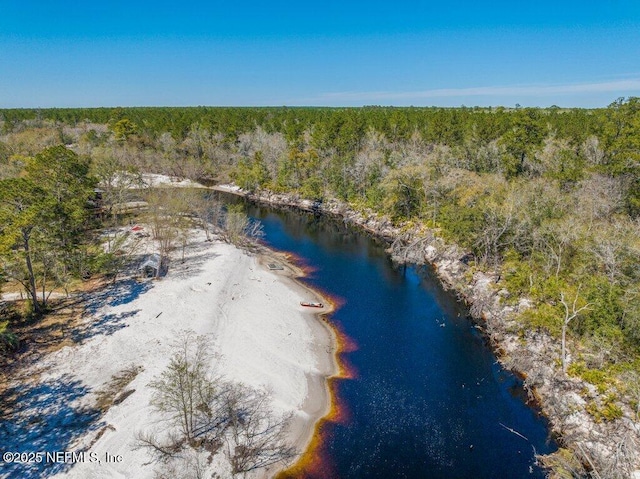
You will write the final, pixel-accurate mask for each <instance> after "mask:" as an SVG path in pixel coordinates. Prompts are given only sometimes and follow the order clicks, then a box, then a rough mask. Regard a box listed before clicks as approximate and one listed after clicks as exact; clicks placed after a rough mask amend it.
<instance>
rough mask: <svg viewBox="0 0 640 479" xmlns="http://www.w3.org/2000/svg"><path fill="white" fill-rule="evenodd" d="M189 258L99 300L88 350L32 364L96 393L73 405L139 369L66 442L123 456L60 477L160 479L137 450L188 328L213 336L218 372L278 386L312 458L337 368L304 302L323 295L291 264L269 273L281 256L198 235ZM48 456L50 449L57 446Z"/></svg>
mask: <svg viewBox="0 0 640 479" xmlns="http://www.w3.org/2000/svg"><path fill="white" fill-rule="evenodd" d="M187 253H188V254H187V257H186V261H185V262H184V263H179V262H178V261H174V263H173V264H172V265H171V268H170V270H169V274H168V276H167V277H165V278H163V279H162V280H159V281H152V280H146V281H144V282H137V281H135V280H131V281H130V282H128V283H127V282H125V283H123V285H121V287H120V288H115V289H114V290H113V291H112V292H106V294H105V293H102V294H100V295H98V296H97V297H96V300H95V305H94V307H93V310H92V311H91V312H90V313H91V314H88V315H87V318H86V321H85V323H84V324H83V328H84V329H83V331H82V336H79V338H80V343H79V344H77V345H74V346H68V347H65V348H63V349H60V350H59V351H56V352H54V353H52V354H50V355H49V356H48V357H46V358H45V359H44V360H43V361H40V362H38V363H37V364H35V365H34V366H33V369H34V371H33V375H34V382H38V383H41V382H55V381H60V380H64V381H66V382H72V383H73V384H79V385H81V386H82V388H83V390H85V391H86V392H85V393H83V394H77V395H74V396H73V397H69V398H68V402H69V404H68V406H69V407H73V408H74V409H75V410H77V409H79V408H81V407H82V406H87V407H92V406H93V405H94V404H95V402H96V398H97V392H98V391H100V390H101V389H104V388H105V386H106V385H107V384H108V383H109V382H110V379H111V378H112V376H113V375H117V374H120V373H122V371H124V370H126V369H127V368H132V367H138V368H139V369H140V372H139V373H138V374H137V376H135V378H134V379H133V381H131V383H130V384H128V385H127V386H126V389H127V390H131V389H133V390H134V391H133V392H132V393H130V394H129V395H127V396H126V397H125V398H124V399H123V400H122V402H119V403H118V404H114V405H112V406H110V408H109V409H108V411H107V412H106V413H105V414H104V415H103V416H102V417H101V418H100V419H99V421H98V422H97V423H94V424H97V425H96V426H95V427H94V428H93V429H92V430H91V431H88V432H85V433H84V434H82V436H80V437H78V438H74V439H72V440H71V441H70V442H69V443H68V444H65V449H66V450H69V451H77V450H81V449H83V448H86V450H87V451H88V452H93V453H96V454H97V456H98V457H100V458H102V457H104V456H105V455H106V454H109V455H111V456H114V455H119V456H121V457H122V460H121V461H119V462H114V463H108V464H107V463H105V462H102V463H101V464H100V465H97V464H94V463H87V462H85V463H78V464H75V465H74V466H73V467H72V468H71V469H69V470H67V471H65V472H63V473H60V474H58V475H57V476H56V477H65V478H83V479H84V478H106V477H120V478H142V479H144V478H152V477H153V476H154V470H155V469H156V467H157V464H154V463H151V462H150V460H151V459H150V456H149V455H148V452H147V451H146V450H144V449H135V448H134V446H135V444H136V433H137V432H138V431H144V430H146V429H148V428H149V427H151V426H153V425H154V420H155V419H157V417H155V416H154V412H153V410H152V409H151V408H150V406H149V400H150V397H151V389H150V388H149V386H148V384H149V382H150V381H152V380H153V379H154V378H157V377H158V375H159V374H160V373H161V372H162V371H163V370H164V369H165V368H166V366H167V364H168V362H169V359H170V356H171V354H172V343H173V341H174V339H175V337H176V335H177V333H178V332H179V331H181V330H192V331H194V332H196V333H197V334H206V335H209V336H210V337H211V339H212V342H213V345H214V348H213V349H214V352H215V353H216V354H217V355H218V356H219V357H218V359H217V360H216V362H217V370H218V372H219V373H221V374H223V375H224V376H225V377H226V378H227V379H230V380H234V381H237V382H242V383H244V384H247V385H249V386H253V387H256V388H260V389H265V390H268V391H270V393H271V397H272V399H273V407H274V409H275V410H276V411H278V412H282V413H288V412H290V413H293V415H294V416H293V417H294V419H293V425H292V428H291V433H290V434H291V439H292V441H293V442H295V443H296V444H297V446H298V450H299V451H300V452H301V453H302V452H303V451H304V449H305V447H306V444H307V443H308V441H309V440H310V438H311V435H312V433H313V426H314V424H315V422H316V421H317V420H319V419H320V418H321V417H322V416H323V415H325V414H326V413H327V411H328V407H329V403H330V398H329V394H328V390H327V387H326V378H327V377H328V376H331V375H332V374H334V372H335V369H336V367H335V360H334V354H333V352H334V338H333V336H332V332H331V330H330V329H329V328H328V327H327V326H326V325H324V324H323V323H322V321H320V320H319V319H318V316H317V312H316V311H314V310H310V309H307V308H303V307H302V306H300V301H317V300H321V298H319V297H318V296H317V295H316V294H315V293H314V292H312V291H310V290H308V289H307V288H305V287H304V286H302V285H301V284H300V283H298V282H296V281H295V280H294V279H293V278H294V277H295V274H296V271H295V268H293V267H291V266H289V265H286V264H284V266H285V267H284V270H282V271H270V270H269V269H268V268H267V267H266V265H265V263H268V262H273V261H274V258H275V260H276V261H280V262H282V258H278V257H277V256H273V255H272V256H271V257H266V258H265V257H264V256H259V255H258V256H249V255H247V254H246V253H243V252H241V251H240V250H238V249H236V248H235V247H233V246H230V245H227V244H223V243H208V242H206V241H204V238H203V237H202V236H201V235H199V234H198V235H197V237H196V238H195V239H194V241H193V243H192V244H191V245H190V246H189V248H188V251H187ZM84 388H86V389H84ZM27 413H29V414H34V415H37V414H46V411H36V410H33V411H30V412H29V411H27ZM61 433H62V431H61ZM16 446H17V444H16ZM28 446H29V444H24V443H23V444H22V445H21V447H20V449H21V450H30V449H32V448H30V447H28ZM38 449H40V450H46V449H47V445H46V444H40V445H39V447H38ZM219 456H220V457H221V456H222V454H221V453H219ZM207 467H208V468H209V474H208V475H207V477H210V475H211V472H214V471H215V472H218V473H219V474H220V475H221V477H227V474H228V466H227V465H226V464H225V461H224V460H222V459H221V458H217V459H215V460H214V461H213V462H212V463H211V464H210V465H208V466H207ZM225 469H227V470H225ZM275 472H276V471H275V470H273V469H272V470H271V471H259V472H257V473H253V475H249V476H247V477H264V476H267V475H269V474H273V473H275Z"/></svg>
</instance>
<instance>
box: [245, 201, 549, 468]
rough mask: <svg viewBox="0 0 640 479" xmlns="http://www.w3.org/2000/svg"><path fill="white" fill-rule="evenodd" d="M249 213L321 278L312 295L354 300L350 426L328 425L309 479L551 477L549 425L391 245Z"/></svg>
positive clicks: (313, 223) (280, 215)
mask: <svg viewBox="0 0 640 479" xmlns="http://www.w3.org/2000/svg"><path fill="white" fill-rule="evenodd" d="M248 212H249V214H250V215H251V216H253V217H255V218H258V219H260V220H261V221H262V223H263V225H264V230H265V233H266V236H265V238H264V239H265V242H266V243H267V244H268V245H270V246H271V247H273V248H275V249H278V250H282V251H288V252H292V253H294V254H295V255H297V256H298V257H300V258H301V261H302V262H303V263H304V264H305V265H308V266H309V267H310V269H311V273H310V274H309V276H308V277H307V278H306V279H305V281H306V282H307V283H308V284H310V285H312V286H315V287H318V288H319V289H321V290H323V291H325V292H327V293H329V294H331V295H333V296H336V297H338V298H340V299H341V300H342V305H341V306H340V308H339V309H338V310H337V311H336V312H335V313H333V314H332V315H331V317H330V318H329V320H330V321H331V322H333V323H335V324H336V325H337V326H338V328H339V329H340V330H341V331H342V332H343V333H344V334H346V335H347V336H348V337H349V338H350V339H351V341H352V342H353V343H354V344H355V348H352V349H354V350H353V351H351V352H349V353H346V354H344V355H343V357H342V360H343V361H344V362H345V363H346V365H347V366H348V368H349V369H350V370H352V371H353V372H354V374H353V376H354V377H353V378H351V379H344V380H337V381H336V382H335V384H334V386H335V393H336V395H337V400H338V403H339V405H340V409H341V411H340V412H341V416H342V420H341V421H338V422H332V421H327V422H324V423H323V425H322V427H321V431H320V432H321V437H322V440H321V444H320V446H319V447H320V451H319V453H320V455H321V457H322V461H321V464H320V465H319V466H318V465H316V466H315V467H310V468H308V469H309V470H306V471H305V472H304V473H303V474H300V475H302V476H305V477H309V478H323V479H324V478H342V479H351V478H384V479H389V478H473V479H479V478H529V477H530V478H542V477H544V476H545V475H544V473H543V471H542V470H540V469H539V468H538V467H537V466H536V464H535V457H534V455H535V454H536V453H538V454H541V453H547V452H551V451H552V450H555V448H556V445H555V444H554V443H553V441H550V440H549V432H548V428H547V424H546V422H545V420H544V419H543V418H541V417H539V415H537V414H536V412H535V411H534V410H533V409H531V408H530V407H528V406H527V405H526V404H525V403H524V400H523V395H522V389H521V387H520V383H519V381H518V379H517V378H516V377H514V375H513V374H510V373H509V372H507V371H505V370H503V369H502V368H501V367H500V366H499V365H498V364H497V362H496V357H495V356H494V354H493V353H492V352H491V351H490V350H489V348H488V347H487V345H486V344H485V342H484V341H483V338H482V337H481V335H480V334H479V333H478V332H477V330H476V329H475V328H474V327H473V324H472V323H471V321H470V320H469V319H468V318H467V312H466V311H465V309H464V308H463V307H462V306H461V305H459V304H458V303H457V302H456V301H455V299H454V298H453V297H452V295H450V294H449V293H447V292H445V291H443V290H442V288H441V286H440V284H439V282H438V281H437V279H435V278H434V277H433V276H431V275H430V272H429V271H428V269H426V268H421V269H416V268H407V269H406V270H404V269H403V268H401V267H396V266H394V265H393V264H392V262H391V261H390V259H389V257H388V255H387V254H385V252H384V246H383V245H382V244H380V243H378V242H377V241H375V240H373V239H371V238H369V237H368V236H366V235H365V234H363V233H359V232H357V231H354V230H350V229H348V228H345V227H344V226H343V225H341V224H340V223H337V222H334V221H331V220H326V219H324V220H321V219H320V220H319V219H316V218H314V217H313V216H311V215H305V214H299V213H295V212H279V211H274V210H272V209H269V208H259V207H256V206H250V207H249V210H248ZM512 430H513V431H517V433H518V434H515V433H514V432H512ZM520 435H522V436H524V437H525V438H526V439H524V438H523V437H521V436H520Z"/></svg>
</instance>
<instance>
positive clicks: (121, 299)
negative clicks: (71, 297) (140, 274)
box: [83, 278, 153, 315]
mask: <svg viewBox="0 0 640 479" xmlns="http://www.w3.org/2000/svg"><path fill="white" fill-rule="evenodd" d="M151 288H153V282H152V281H138V280H137V279H135V278H127V279H123V280H120V281H118V282H117V283H116V284H113V285H109V286H108V287H106V288H104V289H102V290H101V291H93V292H91V293H86V294H84V295H83V300H84V304H85V314H89V315H94V314H96V313H97V312H98V310H99V309H100V308H102V307H104V306H121V305H123V304H129V303H131V302H132V301H135V300H136V299H138V297H139V296H140V295H141V294H143V293H146V292H147V291H149V290H150V289H151Z"/></svg>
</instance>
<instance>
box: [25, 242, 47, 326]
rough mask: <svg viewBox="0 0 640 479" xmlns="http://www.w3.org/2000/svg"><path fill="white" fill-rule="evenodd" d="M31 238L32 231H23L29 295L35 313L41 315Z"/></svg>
mask: <svg viewBox="0 0 640 479" xmlns="http://www.w3.org/2000/svg"><path fill="white" fill-rule="evenodd" d="M30 236H31V229H23V230H22V239H23V241H24V252H25V258H26V260H27V270H28V271H29V294H30V295H31V301H33V312H34V313H36V314H37V315H39V314H40V313H41V312H42V310H41V308H40V303H38V292H37V290H36V278H35V275H34V273H33V265H32V263H31V250H30V249H29V238H30Z"/></svg>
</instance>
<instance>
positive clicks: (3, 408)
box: [0, 374, 103, 479]
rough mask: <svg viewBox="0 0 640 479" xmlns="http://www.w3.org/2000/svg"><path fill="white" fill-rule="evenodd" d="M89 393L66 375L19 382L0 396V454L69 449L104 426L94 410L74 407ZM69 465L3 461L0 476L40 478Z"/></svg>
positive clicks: (43, 461) (79, 383)
mask: <svg viewBox="0 0 640 479" xmlns="http://www.w3.org/2000/svg"><path fill="white" fill-rule="evenodd" d="M88 392H89V389H88V388H87V387H86V386H84V385H82V383H81V382H80V381H78V380H77V379H73V378H72V377H71V376H70V375H68V374H67V375H64V376H62V377H60V378H56V379H50V380H45V381H42V382H38V383H36V384H24V383H22V384H19V385H16V386H13V387H10V388H8V389H7V390H5V391H4V392H3V393H2V395H0V452H2V453H4V452H8V451H10V452H26V453H28V452H40V451H41V452H56V451H73V452H80V450H79V449H78V450H75V449H74V447H73V442H74V440H76V439H77V438H78V437H80V436H82V435H83V434H86V433H87V432H88V431H92V430H96V429H98V428H100V427H102V426H103V424H102V423H101V421H100V416H101V413H100V411H98V410H97V409H93V408H90V407H82V406H80V405H78V404H75V403H76V402H77V401H78V400H79V399H80V398H82V397H83V396H85V395H86V394H87V393H88ZM71 466H72V464H70V463H52V462H47V461H46V460H45V459H44V458H43V460H42V462H39V463H38V462H31V463H27V464H20V463H4V464H3V467H2V473H1V474H0V477H20V478H26V479H31V478H41V477H49V476H51V475H54V474H57V473H60V472H62V471H65V470H67V469H68V468H70V467H71Z"/></svg>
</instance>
